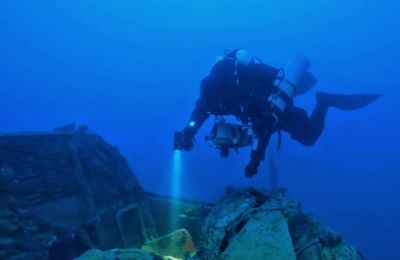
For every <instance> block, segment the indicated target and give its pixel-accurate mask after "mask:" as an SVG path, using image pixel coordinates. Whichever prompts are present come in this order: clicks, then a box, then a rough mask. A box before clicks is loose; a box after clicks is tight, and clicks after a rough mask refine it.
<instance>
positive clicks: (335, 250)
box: [321, 243, 363, 260]
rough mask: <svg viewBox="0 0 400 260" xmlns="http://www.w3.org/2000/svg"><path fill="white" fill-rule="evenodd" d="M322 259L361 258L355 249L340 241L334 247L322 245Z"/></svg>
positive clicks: (345, 259)
mask: <svg viewBox="0 0 400 260" xmlns="http://www.w3.org/2000/svg"><path fill="white" fill-rule="evenodd" d="M321 259H322V260H332V259H335V260H361V259H363V258H362V256H361V255H360V254H359V253H358V252H357V250H356V249H355V248H354V247H352V246H350V245H348V244H345V243H340V244H338V245H336V246H334V247H323V248H322V250H321Z"/></svg>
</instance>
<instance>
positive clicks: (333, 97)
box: [316, 92, 381, 110]
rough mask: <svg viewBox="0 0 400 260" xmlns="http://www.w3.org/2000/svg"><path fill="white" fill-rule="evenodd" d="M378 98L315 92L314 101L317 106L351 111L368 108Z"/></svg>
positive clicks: (374, 96) (364, 95)
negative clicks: (315, 100)
mask: <svg viewBox="0 0 400 260" xmlns="http://www.w3.org/2000/svg"><path fill="white" fill-rule="evenodd" d="M380 96H381V95H377V94H357V95H342V94H331V93H326V92H317V94H316V99H317V104H318V105H322V106H327V107H335V108H338V109H341V110H353V109H358V108H363V107H366V106H368V105H369V104H370V103H372V102H374V101H375V100H377V99H378V98H380Z"/></svg>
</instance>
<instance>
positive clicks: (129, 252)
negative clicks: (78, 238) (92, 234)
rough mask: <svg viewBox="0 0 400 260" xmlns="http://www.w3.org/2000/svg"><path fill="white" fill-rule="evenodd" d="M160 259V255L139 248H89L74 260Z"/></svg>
mask: <svg viewBox="0 0 400 260" xmlns="http://www.w3.org/2000/svg"><path fill="white" fill-rule="evenodd" d="M116 259H118V260H162V258H161V257H157V256H154V255H152V254H149V253H145V252H143V251H141V250H139V249H113V250H110V251H101V250H97V249H91V250H89V251H87V252H86V253H84V254H83V255H81V256H80V257H78V258H75V260H116Z"/></svg>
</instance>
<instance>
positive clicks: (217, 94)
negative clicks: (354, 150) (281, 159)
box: [174, 49, 380, 178]
mask: <svg viewBox="0 0 400 260" xmlns="http://www.w3.org/2000/svg"><path fill="white" fill-rule="evenodd" d="M309 65H310V64H309V61H308V59H307V58H306V57H304V56H297V57H295V58H294V59H292V60H291V61H290V62H289V63H288V65H287V66H286V67H285V69H276V68H274V67H271V66H269V65H267V64H265V63H264V62H262V61H261V60H260V59H259V58H256V57H252V56H250V55H249V54H248V52H247V51H246V50H245V49H235V50H232V51H228V50H226V51H225V53H224V56H221V57H219V58H218V60H217V62H216V64H215V65H214V66H213V67H212V69H211V72H210V74H209V75H208V76H206V77H205V78H204V79H203V80H202V81H201V84H200V98H199V99H198V100H197V102H196V105H195V108H194V110H193V112H192V114H191V117H190V120H189V123H188V125H187V126H186V127H185V128H184V129H183V130H182V131H181V132H175V141H174V149H177V150H185V151H190V150H191V149H192V148H193V146H194V144H195V140H194V137H195V135H196V133H197V131H198V130H199V129H200V127H201V126H202V125H203V123H204V122H205V121H206V120H207V119H208V117H209V116H210V115H215V116H217V117H219V118H222V119H220V120H219V121H218V122H216V124H215V125H214V127H213V129H212V131H211V135H210V136H209V137H208V139H209V140H210V141H212V142H213V143H212V144H213V146H214V147H216V148H218V149H220V150H221V156H224V157H226V156H228V154H229V149H231V148H233V149H237V148H240V147H245V146H253V148H252V150H251V154H250V161H249V163H248V164H247V166H246V168H245V176H246V177H249V178H251V177H253V176H254V175H256V174H257V171H258V166H259V164H260V162H261V161H263V160H264V157H265V151H266V148H267V146H268V143H269V140H270V138H271V135H272V134H273V133H275V132H279V133H280V131H284V132H287V133H289V134H290V136H291V137H292V138H293V139H294V140H296V141H298V142H300V143H301V144H303V145H306V146H311V145H313V144H314V143H315V142H316V141H317V139H318V138H319V136H320V135H321V133H322V131H323V129H324V124H325V117H326V114H327V111H328V108H330V107H334V108H338V109H341V110H354V109H358V108H362V107H365V106H367V105H368V104H370V103H371V102H373V101H375V100H377V99H378V98H379V97H380V95H374V94H362V95H339V94H331V93H325V92H318V93H317V94H316V101H317V102H316V106H315V108H314V110H313V111H312V113H311V115H310V116H308V114H307V112H306V111H305V110H304V109H301V108H299V107H296V106H295V105H294V104H293V98H294V97H295V96H297V95H300V94H304V93H305V92H307V91H308V90H309V89H311V88H312V87H313V86H314V85H315V83H316V79H315V77H314V76H313V75H312V74H311V73H310V72H308V67H309ZM225 115H232V116H234V117H235V118H237V119H238V120H239V121H240V122H241V124H230V123H226V122H225V121H224V119H223V116H225ZM279 137H280V135H279ZM253 140H256V144H255V145H254V144H253ZM279 140H280V138H279ZM279 142H280V141H279Z"/></svg>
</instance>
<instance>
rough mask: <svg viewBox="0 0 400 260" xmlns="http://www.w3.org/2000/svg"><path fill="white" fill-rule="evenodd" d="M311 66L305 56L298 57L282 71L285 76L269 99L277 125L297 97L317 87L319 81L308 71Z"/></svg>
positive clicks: (278, 82)
mask: <svg viewBox="0 0 400 260" xmlns="http://www.w3.org/2000/svg"><path fill="white" fill-rule="evenodd" d="M309 66H310V61H309V60H308V59H307V58H306V57H305V56H302V55H298V56H296V57H294V58H293V59H292V60H290V61H289V62H288V64H287V65H286V67H285V69H284V70H282V71H283V75H282V76H281V77H280V79H279V80H278V81H277V82H276V83H275V85H276V91H275V93H273V94H272V95H271V96H270V97H269V98H268V100H269V101H270V102H271V109H272V111H273V116H274V117H275V123H277V122H278V120H279V118H280V116H281V115H282V113H283V112H284V111H285V109H286V108H287V107H288V106H289V105H291V104H292V102H293V101H292V100H293V98H294V97H295V96H296V95H300V94H304V93H306V92H307V91H309V90H310V89H311V88H312V87H313V86H314V85H315V83H316V81H317V80H316V79H315V77H314V76H313V75H312V74H311V73H310V72H308V71H307V70H308V67H309Z"/></svg>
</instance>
